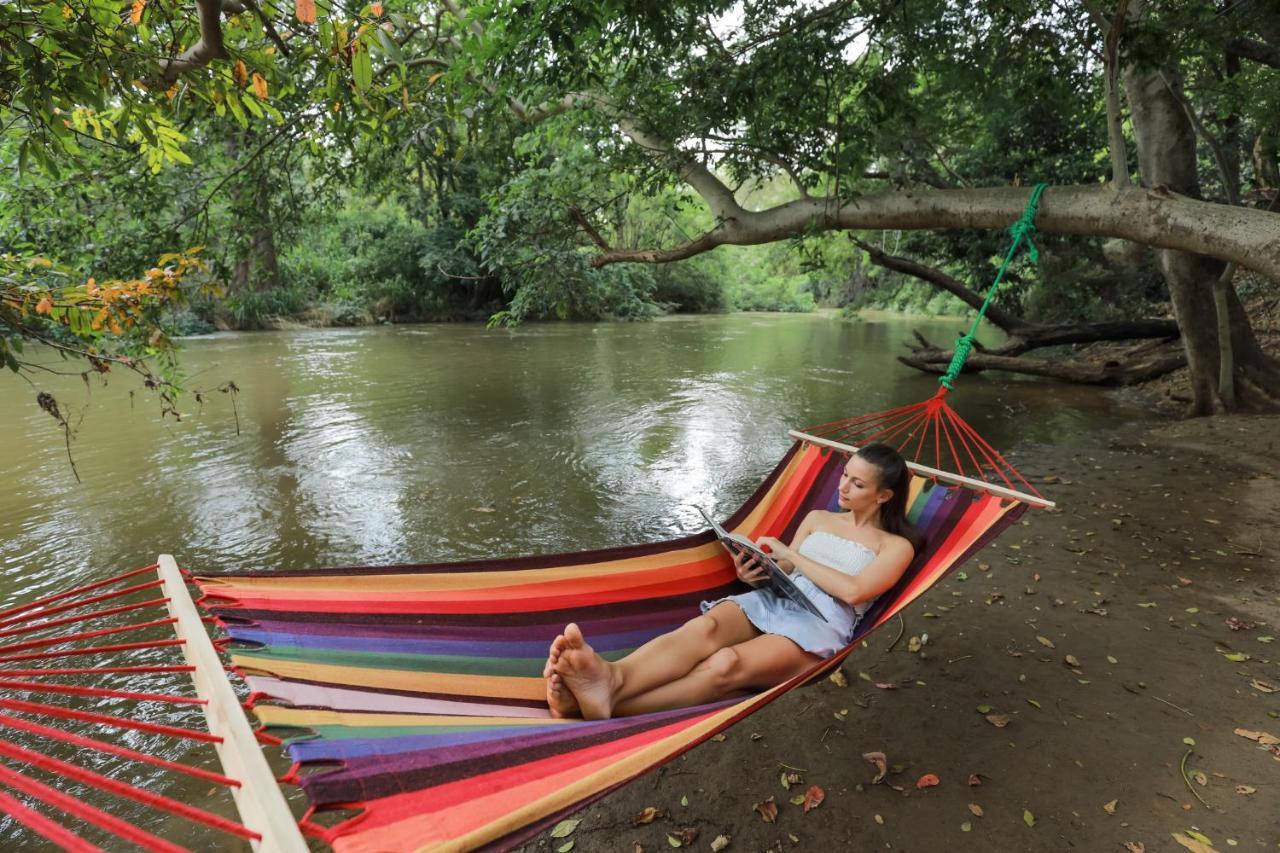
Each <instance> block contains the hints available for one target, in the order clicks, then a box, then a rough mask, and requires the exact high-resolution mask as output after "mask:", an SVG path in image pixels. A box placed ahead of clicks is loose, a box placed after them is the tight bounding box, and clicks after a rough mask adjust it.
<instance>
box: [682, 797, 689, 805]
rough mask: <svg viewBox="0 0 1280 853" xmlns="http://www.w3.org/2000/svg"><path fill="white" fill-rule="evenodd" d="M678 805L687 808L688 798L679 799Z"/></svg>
mask: <svg viewBox="0 0 1280 853" xmlns="http://www.w3.org/2000/svg"><path fill="white" fill-rule="evenodd" d="M680 805H682V806H687V805H689V798H688V797H681V798H680Z"/></svg>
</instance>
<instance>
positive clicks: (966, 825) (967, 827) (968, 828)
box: [960, 820, 973, 832]
mask: <svg viewBox="0 0 1280 853" xmlns="http://www.w3.org/2000/svg"><path fill="white" fill-rule="evenodd" d="M972 829H973V824H971V823H969V821H967V820H966V821H965V822H964V823H962V824H960V831H961V832H969V831H971V830H972Z"/></svg>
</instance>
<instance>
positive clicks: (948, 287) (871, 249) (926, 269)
mask: <svg viewBox="0 0 1280 853" xmlns="http://www.w3.org/2000/svg"><path fill="white" fill-rule="evenodd" d="M853 242H854V244H855V245H857V246H858V248H860V249H862V251H864V252H866V253H867V255H869V256H870V257H871V262H872V263H873V264H876V265H877V266H882V267H884V268H885V269H888V270H893V271H894V272H900V273H903V274H904V275H909V276H912V277H914V278H918V279H920V280H921V281H926V282H928V283H929V284H932V285H934V286H935V287H940V288H942V289H943V290H945V291H947V293H950V294H951V295H952V296H955V297H957V298H959V299H960V300H962V301H963V302H964V303H965V304H967V305H968V306H969V307H971V308H974V309H979V308H981V307H982V303H983V297H982V294H980V293H976V292H974V291H973V290H972V289H971V288H969V287H966V286H965V284H964V282H962V281H960V280H959V279H955V278H952V277H951V276H949V275H947V274H946V273H945V272H943V271H942V270H940V269H937V268H936V267H930V266H926V265H924V264H920V263H916V262H915V261H913V260H911V259H910V258H903V257H899V256H897V255H890V254H887V253H885V252H882V251H881V250H880V249H877V248H876V247H875V246H873V245H871V244H870V243H868V242H866V241H865V240H859V239H857V238H856V237H855V238H853ZM987 319H988V320H990V321H991V322H992V323H995V324H996V325H997V326H999V327H1000V328H1001V329H1004V330H1005V331H1006V332H1008V333H1009V334H1017V333H1018V332H1020V331H1022V330H1023V329H1025V328H1026V327H1027V326H1028V323H1027V322H1026V321H1025V320H1023V319H1022V318H1021V317H1015V316H1014V315H1012V314H1010V313H1009V312H1008V311H1005V310H1004V309H1003V308H1000V307H999V306H996V305H989V306H987Z"/></svg>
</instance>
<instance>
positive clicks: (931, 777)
mask: <svg viewBox="0 0 1280 853" xmlns="http://www.w3.org/2000/svg"><path fill="white" fill-rule="evenodd" d="M941 781H942V780H941V779H939V778H938V776H937V774H935V773H926V774H924V775H923V776H921V777H920V778H919V779H917V780H916V787H917V788H919V789H920V790H924V789H925V788H932V787H934V786H935V785H937V784H939V783H940V782H941Z"/></svg>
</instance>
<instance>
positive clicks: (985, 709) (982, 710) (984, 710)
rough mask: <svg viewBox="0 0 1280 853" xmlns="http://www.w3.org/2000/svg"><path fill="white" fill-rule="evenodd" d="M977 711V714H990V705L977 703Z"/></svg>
mask: <svg viewBox="0 0 1280 853" xmlns="http://www.w3.org/2000/svg"><path fill="white" fill-rule="evenodd" d="M978 713H979V714H990V713H991V706H990V705H979V706H978Z"/></svg>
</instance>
